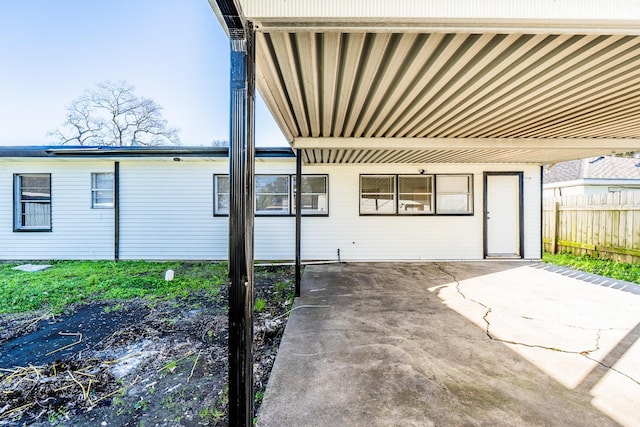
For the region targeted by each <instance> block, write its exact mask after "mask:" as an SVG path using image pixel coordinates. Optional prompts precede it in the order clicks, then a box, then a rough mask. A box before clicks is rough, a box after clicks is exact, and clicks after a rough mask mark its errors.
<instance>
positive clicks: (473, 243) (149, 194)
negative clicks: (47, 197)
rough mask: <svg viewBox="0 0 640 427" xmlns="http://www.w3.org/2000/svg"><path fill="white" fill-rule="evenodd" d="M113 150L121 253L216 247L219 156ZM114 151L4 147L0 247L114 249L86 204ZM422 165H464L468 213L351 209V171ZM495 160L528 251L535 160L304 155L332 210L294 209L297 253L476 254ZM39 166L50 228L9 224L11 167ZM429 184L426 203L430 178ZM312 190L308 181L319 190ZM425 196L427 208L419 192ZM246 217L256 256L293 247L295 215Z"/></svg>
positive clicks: (531, 254)
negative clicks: (62, 155)
mask: <svg viewBox="0 0 640 427" xmlns="http://www.w3.org/2000/svg"><path fill="white" fill-rule="evenodd" d="M118 161H119V162H120V168H119V169H120V204H119V209H120V229H119V233H120V236H119V237H120V258H121V259H151V260H154V259H155V260H162V259H184V260H226V259H227V257H228V217H226V216H213V215H212V212H213V210H214V200H215V199H214V185H212V177H213V176H217V175H225V174H227V173H228V163H227V160H226V159H199V158H187V159H185V160H183V161H181V162H174V161H173V160H172V159H171V158H166V159H149V158H121V159H119V160H118ZM113 163H114V160H113V159H90V158H73V159H51V158H40V159H39V158H35V159H13V158H12V159H10V160H8V161H2V162H0V259H4V260H15V259H21V260H26V259H113V256H114V211H115V210H114V209H92V208H91V180H90V179H88V177H90V176H91V173H109V172H112V171H113V169H114V167H113ZM424 168H426V169H427V170H429V172H430V174H431V175H433V176H434V177H435V180H436V181H437V179H438V176H439V175H442V176H448V175H451V174H455V175H458V176H465V175H466V176H470V177H471V178H470V182H471V183H472V188H471V194H472V195H473V197H471V200H472V212H474V214H473V215H442V216H438V215H404V214H403V215H399V214H397V215H361V214H360V207H361V201H360V197H359V196H360V191H361V187H360V180H361V176H362V175H378V176H384V175H391V176H396V177H397V178H396V179H397V180H402V179H403V178H402V177H405V176H408V177H414V176H415V177H419V176H420V175H419V174H418V171H419V170H420V169H424ZM500 171H507V172H513V171H522V172H523V173H524V179H523V183H524V188H523V191H524V221H525V224H524V230H525V231H524V257H525V258H529V259H538V258H539V257H540V255H541V254H540V203H541V198H540V168H539V167H538V166H535V165H528V164H426V165H425V164H360V165H339V164H335V165H332V164H311V165H304V166H303V173H304V175H305V176H310V177H311V176H326V177H328V182H327V190H328V189H331V195H330V197H328V195H327V200H328V204H327V209H329V210H330V212H331V215H330V216H317V215H316V216H304V217H303V219H302V229H301V236H302V241H301V243H302V254H301V255H302V259H303V260H337V259H338V256H337V251H338V249H339V250H340V258H341V260H343V261H384V260H412V261H417V260H480V259H483V215H482V212H483V197H482V194H483V188H482V186H483V179H482V176H483V173H484V172H500ZM44 172H46V173H47V174H50V175H51V195H52V203H53V209H52V216H51V226H52V231H51V232H49V233H15V232H13V225H14V224H13V206H14V205H13V197H14V192H13V180H14V175H17V174H42V173H44ZM256 173H257V174H259V175H260V174H261V175H278V176H289V177H291V176H292V175H293V174H294V173H295V159H257V160H256ZM425 177H426V175H425ZM290 180H291V178H290ZM426 181H428V179H427V180H425V182H426ZM407 182H408V181H407ZM399 183H400V181H398V184H399ZM289 184H290V185H291V184H292V183H291V182H289ZM433 184H434V188H433V191H434V193H433V194H432V196H431V198H432V201H433V203H432V205H435V204H436V203H435V197H436V195H435V191H437V190H436V187H438V184H437V182H434V183H433ZM303 185H304V184H303ZM410 187H411V186H409V187H407V186H401V185H396V190H395V191H398V193H397V194H398V195H402V196H401V200H404V199H405V198H406V197H408V196H409V195H410V194H413V196H411V197H410V198H408V200H419V201H420V203H422V200H428V193H429V192H428V191H424V192H423V191H422V190H421V188H428V187H424V186H422V185H413V186H412V188H413V190H409V188H410ZM320 188H321V186H320ZM317 189H318V187H316V188H315V190H317ZM315 190H314V191H313V192H312V193H321V192H320V191H315ZM418 196H419V197H418ZM399 201H400V200H399ZM396 205H397V204H396ZM424 206H425V208H424V209H427V204H426V203H425V204H424ZM254 229H255V259H256V260H292V259H294V255H295V217H293V216H290V215H286V216H284V215H283V216H280V215H270V216H258V217H256V218H255V220H254Z"/></svg>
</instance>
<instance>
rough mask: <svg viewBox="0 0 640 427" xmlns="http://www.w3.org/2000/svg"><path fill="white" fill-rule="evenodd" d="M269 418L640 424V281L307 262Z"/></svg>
mask: <svg viewBox="0 0 640 427" xmlns="http://www.w3.org/2000/svg"><path fill="white" fill-rule="evenodd" d="M302 285H303V287H302V297H301V298H298V299H297V300H296V302H295V309H294V311H293V312H292V314H291V317H290V320H289V323H288V324H287V328H286V331H285V334H284V338H283V341H282V344H281V346H280V350H279V353H278V358H277V360H276V363H275V366H274V369H273V372H272V375H271V379H270V381H269V386H268V387H267V391H266V394H265V397H264V400H263V404H262V408H261V410H260V413H259V414H258V415H259V418H258V426H260V427H269V426H272V427H276V426H277V427H281V426H296V427H300V426H323V427H329V426H459V425H468V426H475V425H491V426H496V425H503V426H515V425H541V426H542V425H544V426H556V425H557V426H607V425H626V426H639V425H640V286H635V285H630V284H627V283H624V282H615V281H612V280H608V279H602V278H599V277H597V276H590V275H585V274H582V273H576V272H570V271H568V270H564V269H558V268H555V267H550V266H546V265H544V264H537V263H536V264H532V263H523V262H467V263H448V262H442V263H419V264H407V263H402V264H400V263H381V264H330V265H317V266H308V267H306V269H305V272H304V276H303V282H302Z"/></svg>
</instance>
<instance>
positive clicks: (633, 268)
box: [542, 252, 640, 284]
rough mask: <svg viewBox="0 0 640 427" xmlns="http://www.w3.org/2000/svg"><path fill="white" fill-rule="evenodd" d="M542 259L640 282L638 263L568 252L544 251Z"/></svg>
mask: <svg viewBox="0 0 640 427" xmlns="http://www.w3.org/2000/svg"><path fill="white" fill-rule="evenodd" d="M542 261H543V262H547V263H549V264H554V265H559V266H562V267H569V268H573V269H575V270H580V271H584V272H587V273H593V274H598V275H600V276H605V277H610V278H612V279H617V280H624V281H627V282H633V283H638V284H640V265H639V264H629V263H624V262H617V261H610V260H606V259H599V258H592V257H589V256H575V255H571V254H568V253H561V254H555V255H552V254H550V253H547V252H545V253H544V255H543V256H542Z"/></svg>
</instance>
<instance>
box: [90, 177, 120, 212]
mask: <svg viewBox="0 0 640 427" xmlns="http://www.w3.org/2000/svg"><path fill="white" fill-rule="evenodd" d="M98 175H111V188H97V187H96V182H97V181H96V177H97V176H98ZM114 180H115V177H114V173H113V172H91V209H113V208H114V182H115V181H114ZM101 191H102V192H111V202H109V203H97V202H96V200H97V197H96V196H97V194H98V193H99V192H101Z"/></svg>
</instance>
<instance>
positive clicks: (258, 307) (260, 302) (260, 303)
mask: <svg viewBox="0 0 640 427" xmlns="http://www.w3.org/2000/svg"><path fill="white" fill-rule="evenodd" d="M266 306H267V301H265V300H264V299H262V298H259V297H258V298H256V302H255V303H254V305H253V309H254V310H255V311H256V313H260V312H261V311H262V310H264V309H265V307H266Z"/></svg>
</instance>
